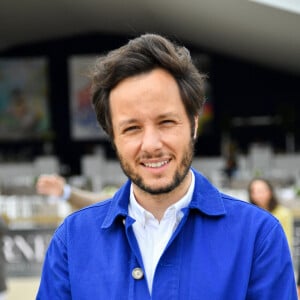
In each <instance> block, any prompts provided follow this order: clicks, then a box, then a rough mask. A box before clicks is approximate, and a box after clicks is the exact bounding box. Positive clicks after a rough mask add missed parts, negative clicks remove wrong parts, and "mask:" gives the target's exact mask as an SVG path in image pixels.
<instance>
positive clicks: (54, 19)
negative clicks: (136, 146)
mask: <svg viewBox="0 0 300 300" xmlns="http://www.w3.org/2000/svg"><path fill="white" fill-rule="evenodd" d="M299 28H300V3H299V1H296V0H294V1H292V0H289V1H288V0H281V1H279V0H257V1H255V0H253V1H249V0H245V1H238V0H227V1H222V0H202V1H194V0H186V1H178V0H164V1H158V0H152V1H148V0H144V1H137V0H129V1H121V0H115V1H103V0H98V1H95V0H84V1H83V0H82V1H80V0H73V1H68V0H59V1H57V0H53V1H50V2H43V1H36V0H24V1H21V2H20V1H17V0H1V4H0V213H1V215H2V216H3V218H4V219H5V221H6V223H7V224H8V230H7V232H6V233H5V235H4V246H3V249H4V259H5V264H6V269H7V278H8V285H9V290H8V299H10V300H14V299H23V300H24V299H25V300H26V299H34V297H35V292H36V288H37V286H38V280H39V275H40V268H41V264H42V261H43V257H44V253H45V249H46V247H47V244H48V242H49V239H50V238H51V235H52V233H53V230H54V229H55V228H56V227H57V225H58V224H59V223H60V222H61V220H62V219H63V218H64V217H65V216H66V215H67V214H68V213H69V212H70V207H69V206H68V204H66V203H63V202H60V201H58V200H57V199H56V198H55V197H46V196H41V195H37V194H36V192H35V182H36V179H37V178H38V176H39V175H40V174H45V173H47V174H51V173H57V174H60V175H62V176H64V177H65V178H66V180H67V181H68V182H69V183H70V184H72V185H74V186H77V187H79V188H85V189H89V190H91V191H95V192H101V191H102V190H103V189H105V188H107V187H108V186H111V185H112V186H115V185H120V184H121V183H122V182H123V181H124V180H125V178H124V177H123V175H122V172H121V171H120V168H119V165H118V162H117V161H116V157H115V153H114V151H113V150H112V148H111V146H110V144H109V142H108V140H107V138H106V136H105V134H104V133H103V132H102V131H101V130H100V128H99V127H98V125H97V122H96V119H95V116H94V113H93V110H92V107H91V104H90V99H89V81H88V79H87V77H86V71H87V69H88V67H89V66H90V65H91V63H92V62H93V61H94V60H95V58H96V57H97V56H99V55H101V54H104V53H107V51H109V50H110V49H113V48H116V47H118V46H121V45H122V44H124V43H126V42H127V41H128V40H129V39H130V38H132V37H135V36H136V35H138V34H141V33H145V32H154V33H159V34H163V35H165V36H167V37H169V38H171V39H172V40H174V41H177V42H178V43H179V44H184V45H185V46H186V47H187V48H188V49H189V50H190V52H191V55H192V57H193V59H194V61H195V64H196V65H197V67H198V68H199V70H200V71H202V72H205V73H206V74H207V75H208V83H207V86H206V97H207V102H206V105H205V108H204V110H203V114H202V116H201V118H200V120H199V122H200V124H199V125H200V127H199V139H198V142H197V145H196V153H195V159H194V167H195V168H197V169H199V170H200V171H202V172H203V173H204V174H205V175H206V176H207V177H208V178H209V179H210V180H211V181H212V182H213V183H214V184H215V185H217V186H218V188H220V189H221V190H223V191H224V192H227V193H230V194H232V195H234V196H237V197H239V198H241V199H242V200H245V201H247V185H248V183H249V181H250V180H251V179H252V178H253V177H255V176H263V177H266V178H268V179H269V180H270V181H271V182H272V183H273V184H274V186H275V189H276V192H277V195H278V198H279V200H280V202H282V203H283V204H284V205H285V206H287V207H289V208H290V209H291V211H292V212H293V215H294V241H293V259H294V262H295V270H296V268H297V267H296V266H297V265H298V261H299V257H300V228H299V226H300V225H299V223H300V199H299V197H300V130H299V128H300V114H299V106H300V88H299V83H300V33H299ZM20 290H21V291H22V296H18V294H17V292H18V291H20Z"/></svg>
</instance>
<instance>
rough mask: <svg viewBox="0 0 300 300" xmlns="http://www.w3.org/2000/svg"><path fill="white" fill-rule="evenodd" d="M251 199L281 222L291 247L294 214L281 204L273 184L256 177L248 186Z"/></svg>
mask: <svg viewBox="0 0 300 300" xmlns="http://www.w3.org/2000/svg"><path fill="white" fill-rule="evenodd" d="M248 195H249V201H250V202H251V203H253V204H255V205H257V206H259V207H262V208H264V209H266V210H268V211H269V212H270V213H271V214H272V215H274V216H275V217H276V218H277V219H278V221H279V222H280V223H281V225H282V227H283V230H284V232H285V234H286V237H287V240H288V243H289V246H290V249H291V250H292V247H293V215H292V212H291V211H290V209H288V208H287V207H285V206H283V205H281V204H280V203H279V202H278V199H277V198H276V195H275V193H274V189H273V186H272V185H271V183H270V182H269V181H268V180H266V179H263V178H254V179H253V180H252V181H251V182H250V183H249V186H248Z"/></svg>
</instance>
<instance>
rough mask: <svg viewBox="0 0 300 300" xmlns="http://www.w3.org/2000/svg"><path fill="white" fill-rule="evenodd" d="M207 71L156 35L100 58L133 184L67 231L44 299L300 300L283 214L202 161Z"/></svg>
mask: <svg viewBox="0 0 300 300" xmlns="http://www.w3.org/2000/svg"><path fill="white" fill-rule="evenodd" d="M204 78H205V76H203V75H202V74H200V73H199V72H198V71H197V69H196V68H195V66H194V65H193V63H192V60H191V58H190V55H189V52H188V51H187V49H185V48H184V47H180V46H177V45H175V44H173V43H171V42H170V41H169V40H167V39H165V38H163V37H161V36H159V35H154V34H146V35H142V36H140V37H138V38H136V39H133V40H131V41H129V43H128V44H126V45H124V46H123V47H121V48H119V49H116V50H114V51H111V52H110V53H109V54H108V55H107V56H105V57H101V58H100V59H99V60H98V61H97V62H96V64H95V69H94V72H93V78H92V81H93V88H92V99H93V104H94V108H95V112H96V114H97V118H98V121H99V123H100V125H101V126H102V128H103V129H104V130H105V131H106V132H107V133H108V135H109V136H110V138H111V142H112V144H113V146H114V148H115V150H116V153H117V155H118V157H119V160H120V164H121V167H122V169H123V171H124V173H125V174H126V175H127V177H128V182H127V183H125V185H124V186H122V187H121V188H120V190H119V191H117V192H116V194H115V195H114V196H113V197H112V198H111V199H108V200H107V201H104V202H101V203H98V204H95V205H92V206H89V207H86V208H84V209H82V210H80V211H77V212H75V213H74V214H72V215H70V216H69V217H67V218H66V219H65V221H64V222H63V224H62V225H61V226H60V227H59V228H58V229H57V231H56V232H55V234H54V236H53V239H52V241H51V243H50V245H49V249H48V251H47V255H46V258H45V263H44V267H43V273H42V278H41V283H40V288H39V291H38V295H37V299H41V300H50V299H51V300H55V299H64V300H65V299H78V300H90V299H105V300H107V299H124V300H125V299H126V300H127V299H136V300H141V299H143V300H144V299H157V300H161V299H182V300H186V299H190V300H193V299H195V300H196V299H237V300H240V299H255V300H257V299H297V295H296V284H295V279H294V271H293V266H292V261H291V256H290V253H289V248H288V244H287V241H286V238H285V235H284V233H283V230H282V228H281V226H280V224H279V222H278V221H277V220H276V219H275V218H274V217H273V216H271V215H270V214H269V213H267V212H266V211H263V210H261V209H259V208H258V207H256V206H253V205H251V204H248V203H245V202H244V201H239V200H237V199H233V198H232V197H230V196H227V195H224V194H222V193H220V192H219V191H218V190H217V189H216V188H215V187H213V186H212V185H211V184H210V183H209V182H208V180H207V179H206V178H205V177H203V176H202V175H201V174H200V173H199V172H197V171H196V170H194V169H193V168H191V163H192V159H193V150H194V143H195V140H196V132H197V124H198V122H197V121H198V116H199V114H200V112H201V108H202V106H203V101H204V92H203V80H204Z"/></svg>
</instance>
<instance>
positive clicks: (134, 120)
mask: <svg viewBox="0 0 300 300" xmlns="http://www.w3.org/2000/svg"><path fill="white" fill-rule="evenodd" d="M136 122H138V119H137V118H131V119H128V120H123V121H121V122H120V123H119V124H118V126H119V127H124V126H127V125H130V124H132V123H136Z"/></svg>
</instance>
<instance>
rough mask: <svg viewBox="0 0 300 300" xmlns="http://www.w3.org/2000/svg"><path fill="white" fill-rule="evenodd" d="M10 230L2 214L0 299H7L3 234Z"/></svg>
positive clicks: (0, 218)
mask: <svg viewBox="0 0 300 300" xmlns="http://www.w3.org/2000/svg"><path fill="white" fill-rule="evenodd" d="M7 230H8V228H7V223H6V220H5V218H4V217H2V216H0V247H1V248H0V300H6V299H7V285H6V269H5V259H4V252H3V236H4V234H5V233H6V231H7Z"/></svg>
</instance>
